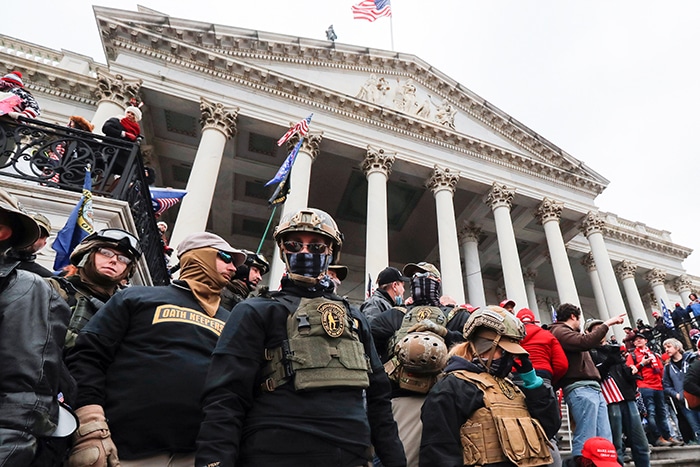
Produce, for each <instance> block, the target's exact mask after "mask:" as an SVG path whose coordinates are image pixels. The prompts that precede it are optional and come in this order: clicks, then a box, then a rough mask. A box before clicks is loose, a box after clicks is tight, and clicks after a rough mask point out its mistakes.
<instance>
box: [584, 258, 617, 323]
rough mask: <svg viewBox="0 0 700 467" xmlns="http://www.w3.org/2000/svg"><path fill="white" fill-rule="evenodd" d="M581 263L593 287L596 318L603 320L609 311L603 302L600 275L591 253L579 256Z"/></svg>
mask: <svg viewBox="0 0 700 467" xmlns="http://www.w3.org/2000/svg"><path fill="white" fill-rule="evenodd" d="M581 264H582V265H583V267H585V268H586V272H588V278H589V279H590V281H591V287H592V288H593V298H595V305H596V308H597V309H598V318H600V319H602V320H603V321H605V320H606V319H608V318H610V313H609V312H608V305H607V304H606V303H605V294H604V293H603V285H602V284H601V283H600V277H599V276H598V269H597V268H596V266H595V260H594V259H593V255H592V254H591V253H588V254H587V255H586V256H584V257H583V258H581ZM581 314H582V315H583V314H585V310H583V309H582V310H581Z"/></svg>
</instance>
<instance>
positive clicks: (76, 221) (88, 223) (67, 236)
mask: <svg viewBox="0 0 700 467" xmlns="http://www.w3.org/2000/svg"><path fill="white" fill-rule="evenodd" d="M94 231H95V229H94V227H93V220H92V174H91V173H90V169H89V168H86V169H85V182H84V183H83V196H81V197H80V201H78V204H76V205H75V208H73V212H71V213H70V216H68V220H67V221H66V225H64V226H63V228H62V229H61V231H60V232H58V234H57V235H56V240H54V241H53V245H51V248H53V249H54V251H56V260H55V261H54V263H53V269H54V271H60V270H62V269H63V268H64V267H66V266H68V265H69V264H70V254H71V253H72V252H73V250H74V249H75V247H76V246H77V245H78V243H80V242H81V241H82V240H83V239H84V238H85V237H87V236H88V235H90V234H91V233H93V232H94Z"/></svg>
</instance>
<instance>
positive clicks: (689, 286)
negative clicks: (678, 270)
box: [673, 274, 693, 308]
mask: <svg viewBox="0 0 700 467" xmlns="http://www.w3.org/2000/svg"><path fill="white" fill-rule="evenodd" d="M673 288H674V289H675V291H676V292H678V295H680V297H681V303H682V304H683V308H685V307H687V306H688V305H689V304H690V298H688V295H690V293H691V292H692V291H693V281H692V280H690V277H688V276H687V275H686V274H681V275H680V276H678V278H677V279H676V280H675V281H674V282H673Z"/></svg>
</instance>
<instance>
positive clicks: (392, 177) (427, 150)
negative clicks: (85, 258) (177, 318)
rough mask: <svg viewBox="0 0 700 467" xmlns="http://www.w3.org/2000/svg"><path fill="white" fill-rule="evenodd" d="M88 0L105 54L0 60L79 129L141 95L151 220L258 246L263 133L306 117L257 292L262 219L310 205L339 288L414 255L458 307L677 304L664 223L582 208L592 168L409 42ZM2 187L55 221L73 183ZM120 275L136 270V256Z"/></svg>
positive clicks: (113, 205)
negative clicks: (165, 206)
mask: <svg viewBox="0 0 700 467" xmlns="http://www.w3.org/2000/svg"><path fill="white" fill-rule="evenodd" d="M94 11H95V16H96V20H97V23H98V29H99V32H100V39H101V41H102V44H103V47H104V50H105V53H106V57H107V64H106V65H105V64H101V63H97V62H95V61H93V60H92V59H91V58H89V57H85V56H82V55H79V54H75V53H72V52H69V51H60V52H59V51H55V50H51V49H49V48H46V47H43V46H39V45H34V44H29V43H26V42H23V41H21V40H20V39H15V38H11V37H7V36H2V35H0V57H1V58H2V60H1V62H2V65H1V66H2V67H4V70H3V69H2V68H0V72H2V73H3V74H5V73H9V72H10V71H12V70H18V71H20V72H21V73H22V74H23V76H24V82H25V87H26V88H27V89H29V90H30V91H31V92H32V94H33V95H34V97H35V98H36V99H37V101H38V102H39V103H40V105H41V107H42V115H41V116H40V117H39V118H40V119H41V120H43V121H46V122H50V123H54V124H60V125H64V124H65V123H66V122H67V121H68V118H69V116H71V115H81V116H83V117H85V118H87V119H88V120H90V121H92V123H93V124H94V125H95V133H99V132H100V131H99V130H100V129H101V127H102V124H103V123H104V122H105V121H106V120H107V119H108V118H110V117H113V116H118V115H122V114H123V111H124V108H125V107H126V105H127V101H128V100H129V98H132V97H135V98H137V99H138V100H140V101H143V103H144V106H143V107H142V110H143V114H144V118H143V120H142V121H141V127H142V133H143V134H144V136H145V140H144V142H143V143H142V144H141V147H140V152H141V156H142V158H143V160H144V161H145V163H146V164H147V165H149V166H151V167H153V168H154V169H155V171H156V174H157V176H156V183H155V185H157V186H161V187H173V188H180V189H186V190H187V191H188V194H187V195H186V196H185V198H184V200H183V202H182V203H181V204H180V205H178V206H176V207H174V208H171V209H170V210H169V211H167V212H166V213H165V214H164V216H163V217H162V219H163V220H165V221H166V222H167V223H168V224H169V226H170V230H169V232H168V234H170V237H171V239H170V244H171V245H172V246H177V244H178V242H179V240H181V239H182V238H183V237H184V236H186V235H187V234H189V233H191V232H196V231H201V230H205V229H206V230H209V231H212V232H215V233H217V234H219V235H221V236H223V237H224V238H226V239H227V240H228V241H229V242H230V243H231V244H232V245H234V246H236V247H239V248H246V249H249V250H253V251H255V250H256V249H257V248H258V244H259V243H260V241H261V238H262V236H263V233H264V232H265V231H266V227H267V225H268V220H269V219H270V215H271V213H272V210H271V209H270V208H269V207H268V201H267V200H268V198H269V197H270V195H271V192H272V188H271V187H265V186H264V184H265V183H266V182H267V181H268V180H269V179H271V178H272V177H273V175H274V174H275V173H276V171H277V169H278V168H279V167H280V165H281V164H282V162H283V161H284V159H285V157H286V156H287V154H288V151H289V149H290V147H289V146H283V147H278V146H277V144H276V141H277V139H278V138H279V137H280V136H281V135H282V134H284V132H285V131H286V130H287V129H288V128H289V127H290V125H291V124H292V123H295V122H297V121H299V120H300V119H302V118H304V117H306V116H307V115H309V114H311V113H313V119H312V122H311V125H310V127H311V132H310V133H309V135H307V137H306V138H305V139H304V141H303V144H302V146H301V150H300V152H299V155H298V157H297V160H296V162H295V165H294V168H293V171H292V177H291V193H290V195H289V198H288V200H287V201H286V203H285V204H284V205H282V206H281V207H280V208H279V209H277V210H276V212H275V214H274V218H273V219H272V223H271V227H270V230H269V231H268V233H267V235H266V236H265V239H264V241H263V242H262V249H261V251H262V253H263V254H265V255H266V257H268V258H274V262H273V267H272V271H271V273H270V274H269V275H268V276H266V277H267V278H269V281H270V285H271V287H272V288H276V286H277V284H278V283H279V278H280V276H281V274H282V272H283V265H282V263H281V262H280V260H279V259H278V251H277V249H276V247H275V245H274V243H273V241H272V235H271V230H272V227H273V226H274V225H276V222H277V220H278V219H279V217H280V215H283V214H284V212H288V211H293V210H296V209H298V208H300V207H303V206H307V205H308V206H312V207H317V208H320V209H323V210H325V211H327V212H329V213H330V214H331V215H332V216H333V217H334V218H335V219H336V221H337V222H338V224H339V227H340V229H341V231H342V232H343V233H344V234H345V243H344V245H343V251H342V255H341V260H342V264H344V265H346V266H347V267H348V268H349V271H350V273H349V275H348V278H347V279H346V280H345V281H344V282H343V284H342V286H341V287H340V290H339V292H340V293H341V294H346V295H348V296H349V298H350V299H351V300H353V301H356V302H357V301H361V300H363V298H364V296H365V291H366V288H367V285H366V284H367V281H368V277H371V278H372V279H376V277H377V274H378V272H379V271H380V270H382V269H383V268H384V267H385V266H387V265H392V266H395V267H398V268H399V269H400V268H401V267H402V266H403V265H404V264H406V263H409V262H419V261H428V262H431V263H434V264H436V265H437V266H438V267H439V269H440V271H441V273H442V280H443V292H444V293H445V294H447V295H450V296H452V297H454V298H455V300H456V301H457V302H458V303H464V302H469V303H471V304H473V305H485V304H487V303H497V302H499V301H500V300H502V299H503V298H505V297H508V298H510V299H513V300H515V302H516V303H517V307H516V310H517V309H520V308H522V307H526V306H527V307H529V308H530V309H532V310H533V311H534V312H535V314H536V315H539V316H540V318H541V320H542V322H545V323H546V322H550V321H551V309H552V306H557V305H558V304H559V303H563V302H571V303H575V304H577V305H580V306H581V307H582V309H583V311H584V315H585V316H586V317H587V318H588V317H601V318H602V319H606V318H607V317H609V316H612V315H615V314H618V313H621V312H622V311H626V312H627V314H628V317H629V320H630V322H634V321H636V320H637V319H640V318H641V319H643V320H644V321H645V322H649V321H651V312H652V311H653V310H660V309H661V300H663V302H664V303H665V304H666V305H667V306H668V307H669V308H670V309H673V304H674V303H675V302H680V303H681V304H683V306H685V305H687V304H688V302H689V299H688V294H689V293H690V292H691V291H693V290H697V289H698V288H699V287H698V285H699V284H700V278H698V277H695V276H692V275H689V274H687V273H686V271H685V270H684V268H683V264H682V262H683V260H684V259H685V258H686V257H688V255H689V254H690V253H691V251H692V250H691V249H689V248H686V247H683V246H681V245H677V244H675V243H674V242H673V241H672V240H671V236H670V232H668V231H666V230H660V229H657V228H652V227H650V226H647V225H645V224H642V223H639V222H635V221H632V220H628V219H625V218H624V217H621V216H620V215H618V214H614V213H607V212H601V211H599V209H598V208H597V207H596V205H595V199H596V197H597V196H598V195H599V194H600V193H601V192H602V191H603V190H604V189H605V188H606V186H607V184H608V183H609V182H608V180H606V179H605V178H604V177H603V176H602V175H600V174H598V173H596V172H595V171H593V170H592V169H590V168H589V167H587V166H586V164H585V163H584V162H582V161H580V160H578V159H576V158H575V157H573V156H571V155H569V154H567V153H566V152H564V151H563V150H562V149H560V148H559V147H557V146H556V145H554V144H553V143H551V142H550V141H548V140H547V139H545V138H544V137H543V136H541V135H539V134H537V133H536V132H535V131H533V130H532V129H530V128H528V127H526V126H525V125H523V124H522V123H520V122H518V121H517V120H516V119H515V118H514V117H512V116H510V115H507V114H505V113H504V112H503V111H501V110H499V109H498V108H497V107H495V106H494V105H492V104H490V103H489V102H487V101H486V100H485V99H484V98H482V97H480V96H478V95H476V94H474V93H473V92H471V91H470V90H469V89H467V88H466V87H465V86H464V85H463V84H460V83H457V82H456V81H454V80H453V79H452V78H450V77H449V76H446V75H444V74H442V73H441V72H440V71H438V70H436V69H434V68H433V67H431V66H430V64H428V63H426V62H424V61H422V60H421V59H420V58H418V57H415V56H413V55H407V54H402V53H396V52H390V51H385V50H375V49H368V48H366V47H356V46H351V45H344V44H336V43H334V42H330V41H322V40H314V39H306V38H299V37H290V36H285V35H279V34H275V33H269V32H263V31H253V30H247V29H240V28H235V27H231V26H221V25H215V24H208V23H202V22H195V21H190V20H187V19H178V18H171V17H169V16H167V15H165V14H163V13H159V12H156V11H153V10H149V9H146V8H143V7H139V9H138V11H125V10H119V9H111V8H102V7H95V8H94ZM295 142H296V140H294V139H292V140H291V141H290V143H291V144H294V143H295ZM8 170H11V168H5V169H2V170H1V172H5V173H7V171H8ZM0 184H2V185H3V186H4V187H6V188H8V189H9V190H10V191H11V192H12V193H14V194H16V195H17V196H18V197H19V198H20V200H21V201H22V202H23V204H24V205H25V207H27V208H28V209H29V210H35V211H40V212H43V213H45V214H46V215H47V216H49V218H50V219H51V220H52V223H53V225H54V232H53V235H55V234H56V232H57V231H58V230H59V229H60V227H61V226H62V225H63V224H64V222H65V219H66V218H67V216H68V214H69V213H70V211H71V209H72V208H73V206H74V205H75V203H76V201H77V199H78V198H79V193H76V192H75V191H67V190H62V189H61V188H60V187H52V186H49V185H46V184H37V183H32V182H27V181H26V180H18V179H16V178H12V177H7V176H3V174H2V173H0ZM93 202H94V209H95V223H96V226H97V227H102V226H107V225H109V226H114V227H123V228H127V229H133V220H132V219H131V217H132V216H131V213H130V211H129V208H128V206H127V204H128V203H127V202H126V201H120V200H117V199H110V197H109V196H104V197H100V196H95V198H94V200H93ZM52 254H53V251H52V250H51V249H50V248H46V249H45V250H44V255H43V256H42V261H43V262H46V264H48V265H50V264H51V263H52V260H53V259H52V257H51V255H52ZM134 282H135V283H151V282H150V277H149V268H148V267H147V266H146V265H141V267H140V268H139V272H138V274H137V276H136V277H135V278H134ZM615 328H620V326H616V327H615ZM619 331H620V332H622V331H621V330H619ZM618 337H620V336H618Z"/></svg>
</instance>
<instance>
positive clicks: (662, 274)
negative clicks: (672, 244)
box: [644, 268, 666, 287]
mask: <svg viewBox="0 0 700 467" xmlns="http://www.w3.org/2000/svg"><path fill="white" fill-rule="evenodd" d="M644 278H645V279H646V280H647V281H649V283H650V284H651V286H652V287H654V286H656V285H664V284H665V283H666V271H664V270H661V269H659V268H654V269H652V270H651V271H649V272H648V273H646V275H645V276H644Z"/></svg>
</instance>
